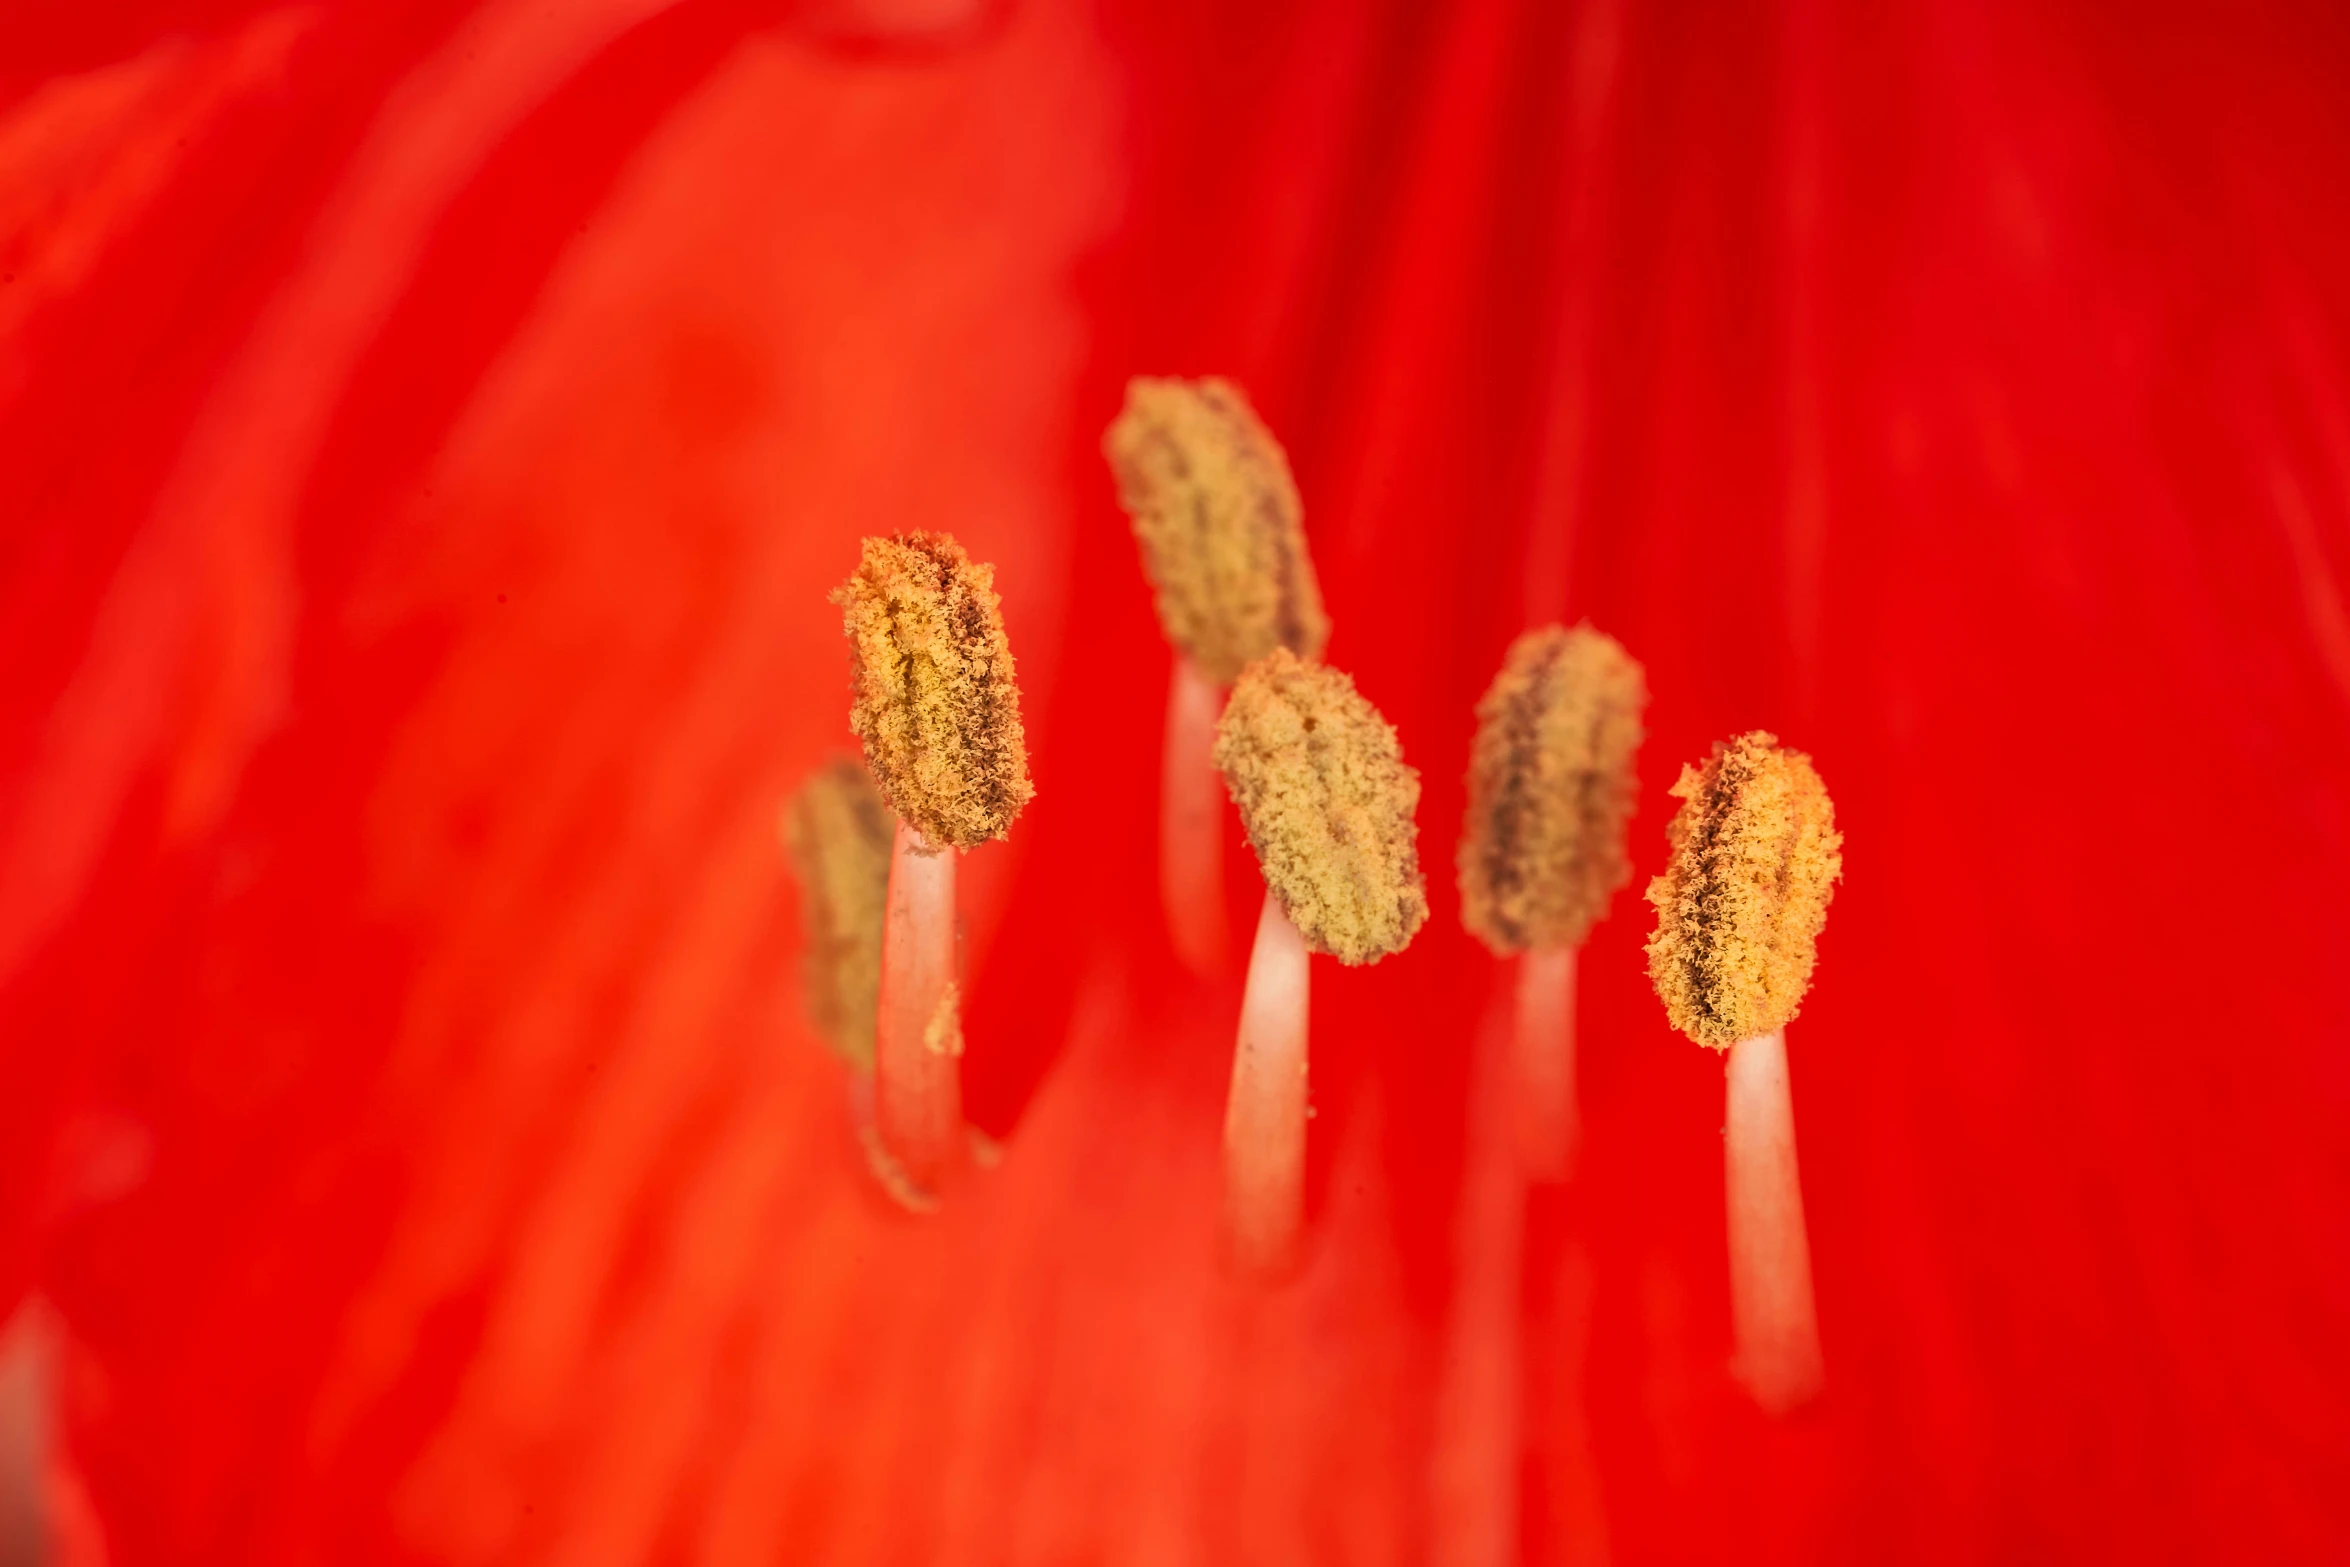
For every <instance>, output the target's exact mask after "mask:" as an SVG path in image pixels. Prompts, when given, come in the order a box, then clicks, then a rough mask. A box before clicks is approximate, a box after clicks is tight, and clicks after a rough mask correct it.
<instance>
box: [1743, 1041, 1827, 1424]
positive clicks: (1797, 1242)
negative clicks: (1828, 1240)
mask: <svg viewBox="0 0 2350 1567" xmlns="http://www.w3.org/2000/svg"><path fill="white" fill-rule="evenodd" d="M1723 1141H1724V1147H1725V1151H1726V1155H1727V1162H1728V1182H1727V1189H1728V1196H1729V1220H1730V1314H1731V1319H1732V1323H1733V1326H1734V1328H1735V1331H1736V1344H1737V1349H1736V1354H1735V1357H1734V1359H1733V1360H1732V1362H1731V1371H1732V1373H1733V1374H1734V1375H1735V1376H1736V1377H1737V1378H1738V1380H1739V1381H1740V1382H1741V1383H1743V1384H1744V1385H1745V1387H1746V1390H1747V1391H1748V1392H1749V1393H1751V1394H1752V1395H1753V1396H1754V1401H1755V1402H1756V1403H1757V1404H1760V1405H1761V1406H1762V1407H1763V1408H1764V1409H1765V1410H1767V1411H1768V1412H1770V1413H1772V1414H1784V1413H1786V1412H1787V1411H1789V1410H1792V1409H1794V1408H1796V1407H1797V1406H1798V1405H1800V1404H1802V1403H1804V1402H1805V1401H1806V1400H1808V1399H1810V1398H1811V1397H1812V1396H1813V1395H1814V1394H1816V1393H1818V1392H1819V1390H1820V1380H1821V1375H1822V1369H1821V1364H1820V1329H1819V1322H1818V1319H1817V1317H1816V1315H1815V1314H1814V1310H1813V1306H1812V1291H1811V1247H1810V1244H1809V1243H1808V1242H1807V1241H1806V1239H1805V1237H1804V1228H1803V1191H1802V1187H1801V1185H1800V1183H1799V1182H1798V1180H1797V1178H1796V1170H1795V1112H1794V1107H1793V1103H1792V1101H1791V1100H1790V1099H1789V1097H1788V1092H1787V1045H1786V1038H1785V1034H1784V1032H1783V1031H1779V1032H1773V1033H1768V1034H1758V1035H1756V1036H1755V1037H1754V1038H1752V1039H1742V1040H1740V1041H1738V1043H1736V1044H1734V1045H1732V1046H1731V1047H1730V1062H1729V1111H1728V1116H1727V1119H1726V1120H1725V1122H1724V1125H1723Z"/></svg>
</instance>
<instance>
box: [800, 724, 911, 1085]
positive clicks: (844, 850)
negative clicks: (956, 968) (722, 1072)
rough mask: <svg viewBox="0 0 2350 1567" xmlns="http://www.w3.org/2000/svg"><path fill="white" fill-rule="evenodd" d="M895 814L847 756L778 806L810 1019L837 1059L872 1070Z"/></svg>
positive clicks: (827, 766) (822, 770)
mask: <svg viewBox="0 0 2350 1567" xmlns="http://www.w3.org/2000/svg"><path fill="white" fill-rule="evenodd" d="M896 825H897V824H896V821H895V819H894V818H892V817H891V815H890V813H889V807H888V806H887V805H886V804H884V803H883V802H882V798H881V791H880V790H879V789H876V788H875V787H874V786H873V779H872V777H871V776H870V775H869V774H867V773H866V771H865V768H864V765H863V764H862V763H860V762H859V761H857V760H856V758H854V757H848V756H841V757H835V758H833V759H832V760H831V761H829V762H827V763H826V764H825V765H824V766H823V767H822V768H821V769H819V770H818V771H817V772H816V773H815V774H814V775H813V776H811V777H810V778H809V779H808V781H807V782H806V783H804V784H802V785H801V786H800V788H799V790H798V792H797V793H795V794H794V795H793V796H792V797H791V800H790V802H789V803H788V804H787V805H786V806H785V807H784V812H783V839H784V845H785V847H786V848H787V849H789V850H790V853H791V861H792V868H793V870H794V872H795V873H796V874H797V875H798V878H799V883H800V923H801V925H802V926H804V927H805V929H806V938H807V952H806V954H805V956H804V957H803V959H802V971H803V975H804V979H803V985H802V988H803V990H804V991H805V1000H806V1005H807V1008H808V1019H809V1021H810V1022H811V1023H812V1024H814V1025H815V1028H816V1031H817V1033H819V1034H821V1035H823V1036H824V1039H825V1040H826V1042H827V1043H829V1044H830V1045H831V1046H832V1048H833V1050H834V1051H835V1052H837V1053H838V1054H839V1056H840V1058H841V1059H842V1060H843V1061H846V1062H847V1063H848V1064H849V1065H850V1066H852V1067H855V1068H857V1069H859V1070H862V1071H871V1070H872V1069H873V1026H874V1025H873V1016H874V1012H873V1009H874V999H875V997H876V996H877V995H878V994H879V992H880V989H881V927H882V920H883V910H884V908H885V906H886V905H887V902H888V899H889V850H890V838H891V835H892V833H893V832H894V831H895V829H896Z"/></svg>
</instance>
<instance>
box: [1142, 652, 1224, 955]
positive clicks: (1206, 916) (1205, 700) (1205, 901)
mask: <svg viewBox="0 0 2350 1567" xmlns="http://www.w3.org/2000/svg"><path fill="white" fill-rule="evenodd" d="M1223 707H1224V695H1223V693H1222V692H1221V691H1219V690H1217V689H1216V687H1215V686H1214V685H1212V684H1210V683H1209V681H1208V677H1207V676H1205V675H1203V674H1201V673H1200V671H1199V666H1198V665H1197V664H1194V663H1193V662H1192V661H1191V660H1190V659H1188V658H1184V657H1181V656H1180V655H1179V656H1178V657H1177V658H1176V660H1175V672H1174V675H1173V676H1172V678H1171V679H1170V680H1169V681H1168V685H1167V738H1166V748H1165V750H1164V752H1163V753H1162V754H1161V757H1160V768H1161V771H1160V778H1159V896H1160V899H1161V901H1162V902H1163V904H1164V905H1165V907H1166V911H1167V936H1168V939H1169V940H1170V941H1171V942H1173V943H1174V947H1175V956H1176V957H1177V958H1179V959H1181V960H1182V962H1183V966H1184V967H1186V968H1188V969H1190V970H1191V971H1192V972H1193V973H1195V974H1213V973H1216V972H1218V971H1220V970H1221V969H1222V968H1223V967H1224V959H1225V953H1226V951H1227V949H1228V948H1229V946H1230V944H1231V932H1230V930H1229V929H1228V928H1227V925H1226V922H1225V918H1224V781H1223V779H1222V777H1221V776H1219V775H1218V773H1217V771H1216V763H1215V759H1214V756H1213V755H1212V752H1213V750H1214V747H1215V743H1216V718H1217V715H1218V714H1219V713H1221V712H1222V711H1223Z"/></svg>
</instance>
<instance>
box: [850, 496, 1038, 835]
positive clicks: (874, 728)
mask: <svg viewBox="0 0 2350 1567" xmlns="http://www.w3.org/2000/svg"><path fill="white" fill-rule="evenodd" d="M832 601H833V602H834V603H836V604H838V605H840V607H841V621H842V627H843V629H844V630H845V631H846V632H847V633H848V638H849V651H850V658H851V665H852V677H851V691H852V697H851V702H850V707H849V726H850V727H851V728H852V729H854V730H855V731H856V733H857V738H858V739H860V740H862V741H863V742H864V743H865V763H866V765H867V766H868V767H870V768H871V769H872V770H873V778H874V781H875V782H876V783H878V784H879V785H880V786H881V793H882V798H884V799H886V800H887V801H888V802H889V804H890V808H891V809H892V810H894V811H896V812H897V813H898V815H899V816H901V817H903V818H905V821H906V824H907V825H908V826H910V827H912V828H913V829H914V830H915V831H916V832H918V833H920V834H921V835H922V836H923V837H924V838H925V839H927V840H928V841H929V843H930V844H931V845H932V846H933V847H934V848H941V847H947V846H952V847H954V848H958V849H968V848H972V847H974V846H976V845H978V844H981V843H985V842H986V841H987V840H989V839H991V838H1000V837H1002V836H1003V835H1004V831H1005V829H1007V828H1008V827H1010V826H1011V824H1012V818H1013V817H1015V816H1017V815H1018V814H1019V813H1020V808H1021V807H1022V806H1024V805H1026V804H1027V803H1028V800H1029V797H1030V796H1031V795H1033V794H1034V793H1035V792H1036V791H1035V788H1034V787H1033V786H1032V785H1031V784H1030V783H1029V781H1028V748H1027V742H1026V740H1025V738H1024V736H1023V734H1022V731H1021V727H1020V688H1019V685H1018V684H1017V682H1016V681H1015V680H1014V679H1013V673H1012V649H1011V645H1010V643H1008V642H1007V641H1006V640H1005V639H1004V622H1003V613H1002V603H1001V601H1000V600H999V599H998V598H997V597H996V593H995V568H993V567H992V566H984V565H981V564H979V563H978V562H976V561H974V560H972V559H971V557H970V556H968V555H966V554H964V553H963V547H962V546H961V545H960V544H957V543H956V542H955V541H954V540H953V539H951V538H949V537H947V536H946V535H945V534H943V533H901V534H898V535H896V536H895V537H893V538H886V539H867V540H866V541H865V546H864V554H863V558H862V559H861V560H860V562H859V563H858V566H857V573H856V575H855V576H853V577H851V578H849V580H848V581H847V582H846V583H844V584H843V585H842V586H841V587H839V588H838V589H836V590H834V592H833V595H832Z"/></svg>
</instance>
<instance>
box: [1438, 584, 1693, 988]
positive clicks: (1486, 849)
mask: <svg viewBox="0 0 2350 1567" xmlns="http://www.w3.org/2000/svg"><path fill="white" fill-rule="evenodd" d="M1647 706H1648V682H1647V679H1646V677H1645V676H1644V675H1643V673H1642V671H1641V668H1640V663H1639V660H1637V659H1635V658H1633V657H1632V655H1631V654H1629V653H1627V652H1625V651H1624V649H1623V645H1622V644H1621V643H1619V642H1617V641H1616V639H1615V638H1613V637H1611V636H1608V635H1607V634H1606V633H1604V632H1600V631H1594V630H1592V629H1591V628H1590V627H1589V626H1577V627H1576V628H1575V629H1574V630H1572V631H1568V630H1565V629H1563V628H1561V627H1558V626H1545V627H1543V628H1541V629H1540V630H1537V631H1529V632H1527V633H1526V634H1525V635H1524V636H1521V637H1519V638H1518V639H1517V641H1516V642H1514V643H1512V644H1511V645H1510V650H1509V654H1508V656H1507V657H1506V658H1505V659H1504V660H1503V661H1502V667H1501V672H1500V673H1499V674H1497V675H1495V676H1494V677H1493V684H1492V685H1491V686H1490V687H1488V688H1487V690H1486V692H1485V696H1484V699H1483V700H1482V701H1480V702H1479V703H1478V704H1477V738H1476V742H1475V744H1474V745H1473V746H1472V748H1471V750H1470V753H1469V808H1468V817H1467V820H1466V822H1465V823H1464V825H1463V829H1462V833H1461V843H1460V850H1459V854H1458V859H1457V861H1456V865H1457V869H1458V871H1459V876H1460V889H1461V922H1462V923H1463V924H1465V925H1466V926H1468V928H1469V930H1470V932H1471V933H1472V934H1474V935H1475V936H1476V937H1477V939H1478V940H1480V941H1482V942H1484V943H1485V945H1486V946H1488V947H1490V948H1492V949H1493V951H1494V952H1496V953H1510V952H1522V951H1524V950H1525V949H1526V948H1528V947H1548V946H1572V945H1575V944H1577V943H1579V942H1581V941H1582V939H1583V937H1584V936H1585V934H1586V933H1588V932H1589V931H1590V929H1591V925H1592V922H1593V921H1595V920H1597V919H1598V918H1599V917H1600V915H1601V914H1603V913H1605V912H1606V910H1607V905H1608V900H1609V899H1611V898H1613V897H1614V896H1615V894H1616V890H1617V889H1618V888H1620V887H1622V886H1623V885H1624V883H1625V882H1626V881H1629V880H1630V879H1631V876H1632V861H1631V857H1630V855H1629V854H1628V853H1627V852H1626V851H1625V847H1624V835H1625V829H1626V827H1627V826H1628V824H1629V823H1630V821H1631V819H1632V810H1633V807H1634V805H1635V804H1636V803H1637V802H1638V799H1639V792H1640V782H1639V777H1638V775H1637V773H1636V771H1635V766H1634V764H1635V763H1636V761H1637V759H1638V757H1639V753H1640V740H1641V727H1640V715H1641V713H1642V711H1643V710H1644V709H1645V708H1646V707H1647Z"/></svg>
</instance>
